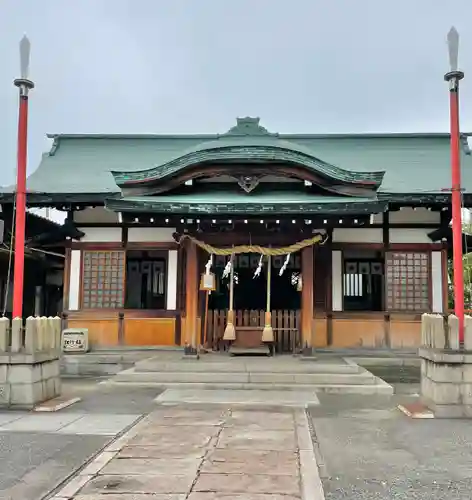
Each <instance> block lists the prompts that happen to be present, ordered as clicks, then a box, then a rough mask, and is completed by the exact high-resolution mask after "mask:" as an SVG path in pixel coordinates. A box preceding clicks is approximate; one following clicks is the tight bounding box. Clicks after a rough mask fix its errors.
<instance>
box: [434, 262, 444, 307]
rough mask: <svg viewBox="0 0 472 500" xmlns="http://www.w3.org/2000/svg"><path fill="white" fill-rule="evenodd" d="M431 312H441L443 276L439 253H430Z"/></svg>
mask: <svg viewBox="0 0 472 500" xmlns="http://www.w3.org/2000/svg"><path fill="white" fill-rule="evenodd" d="M431 285H432V286H431V288H432V295H433V296H432V301H431V302H432V311H433V312H434V313H442V312H443V274H442V255H441V252H431Z"/></svg>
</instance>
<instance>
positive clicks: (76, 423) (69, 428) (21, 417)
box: [0, 412, 140, 436]
mask: <svg viewBox="0 0 472 500" xmlns="http://www.w3.org/2000/svg"><path fill="white" fill-rule="evenodd" d="M139 417H140V415H113V414H110V413H95V414H86V413H72V412H71V413H61V412H58V413H52V414H51V413H13V412H4V413H0V432H40V433H53V434H81V435H98V436H115V435H116V434H118V433H119V432H121V431H122V430H123V429H125V428H126V427H129V426H130V425H132V424H133V423H134V422H135V421H136V420H137V419H138V418H139Z"/></svg>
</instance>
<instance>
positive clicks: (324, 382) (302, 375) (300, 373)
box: [105, 354, 393, 395]
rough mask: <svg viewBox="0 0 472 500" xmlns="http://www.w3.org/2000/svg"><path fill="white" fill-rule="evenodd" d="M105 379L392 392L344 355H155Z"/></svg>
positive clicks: (189, 385) (205, 386)
mask: <svg viewBox="0 0 472 500" xmlns="http://www.w3.org/2000/svg"><path fill="white" fill-rule="evenodd" d="M105 383H107V384H119V385H139V386H156V387H165V388H179V389H255V390H301V389H303V390H312V391H315V392H326V393H344V394H364V395H371V394H384V395H391V394H393V388H392V386H390V385H389V384H387V383H386V382H384V381H383V380H382V379H380V378H378V377H376V376H375V375H373V374H372V373H370V372H369V371H368V370H366V369H365V368H362V367H360V366H359V365H357V364H356V363H355V362H354V361H352V360H350V359H348V358H334V357H322V358H320V359H318V360H309V358H308V359H307V358H296V357H292V356H276V357H272V358H264V359H261V358H250V357H249V358H240V357H236V358H235V357H230V356H224V355H221V354H207V355H204V356H202V357H201V358H200V359H199V360H197V359H182V356H181V355H180V356H178V355H177V356H174V357H173V358H169V356H159V355H157V356H153V357H150V358H148V359H145V360H142V361H138V362H137V363H136V364H135V366H134V367H133V368H129V369H126V370H122V371H121V372H119V373H117V374H116V375H114V376H113V377H111V378H110V379H108V380H107V381H106V382H105Z"/></svg>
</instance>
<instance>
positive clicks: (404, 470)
mask: <svg viewBox="0 0 472 500" xmlns="http://www.w3.org/2000/svg"><path fill="white" fill-rule="evenodd" d="M411 392H414V391H411ZM405 393H408V391H404V394H403V395H399V396H394V397H393V398H387V397H359V396H356V397H346V396H341V397H340V396H334V395H333V396H324V397H320V402H321V405H320V406H319V407H317V408H312V409H311V410H310V413H311V415H312V417H313V423H314V429H315V442H317V444H318V451H319V454H320V459H319V462H320V463H321V466H320V472H321V475H322V479H323V485H324V489H325V495H326V499H327V500H341V499H350V500H356V499H359V500H360V499H362V500H374V499H375V500H393V499H395V500H400V499H401V500H403V499H405V500H406V499H408V500H415V499H418V500H423V499H424V500H426V499H428V500H430V499H432V498H438V499H447V500H466V499H467V500H470V498H472V494H471V491H472V425H471V424H470V421H466V420H412V419H409V418H407V417H405V416H404V415H403V414H402V413H400V412H399V411H398V410H397V409H396V406H397V404H399V403H400V402H405V401H407V400H411V399H412V398H411V397H410V396H408V395H406V394H405Z"/></svg>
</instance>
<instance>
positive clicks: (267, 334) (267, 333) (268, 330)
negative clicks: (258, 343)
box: [262, 255, 274, 342]
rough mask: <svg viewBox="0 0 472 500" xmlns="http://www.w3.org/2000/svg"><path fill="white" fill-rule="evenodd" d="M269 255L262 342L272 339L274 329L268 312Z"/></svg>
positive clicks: (268, 259)
mask: <svg viewBox="0 0 472 500" xmlns="http://www.w3.org/2000/svg"><path fill="white" fill-rule="evenodd" d="M270 268H271V263H270V255H269V256H268V257H267V302H266V313H265V322H264V330H262V342H273V341H274V330H273V329H272V315H271V313H270V277H271V269H270Z"/></svg>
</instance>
